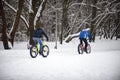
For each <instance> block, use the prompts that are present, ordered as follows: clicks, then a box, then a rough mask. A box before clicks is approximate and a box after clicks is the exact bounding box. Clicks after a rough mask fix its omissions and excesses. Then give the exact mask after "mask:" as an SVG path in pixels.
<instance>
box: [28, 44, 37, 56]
mask: <svg viewBox="0 0 120 80" xmlns="http://www.w3.org/2000/svg"><path fill="white" fill-rule="evenodd" d="M38 53H39V52H38V51H37V47H36V46H35V45H34V46H32V47H31V48H30V56H31V57H32V58H36V57H37V55H38Z"/></svg>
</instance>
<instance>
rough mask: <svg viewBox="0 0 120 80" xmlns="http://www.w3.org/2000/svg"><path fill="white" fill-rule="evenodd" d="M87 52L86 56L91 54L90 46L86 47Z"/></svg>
mask: <svg viewBox="0 0 120 80" xmlns="http://www.w3.org/2000/svg"><path fill="white" fill-rule="evenodd" d="M87 52H88V54H90V53H91V46H90V44H88V46H87Z"/></svg>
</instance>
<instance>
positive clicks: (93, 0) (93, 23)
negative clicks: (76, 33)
mask: <svg viewBox="0 0 120 80" xmlns="http://www.w3.org/2000/svg"><path fill="white" fill-rule="evenodd" d="M92 3H93V5H96V3H97V0H92ZM96 11H97V9H96V7H92V19H94V18H95V17H96ZM91 34H92V40H93V42H94V41H95V34H96V28H95V20H93V21H91Z"/></svg>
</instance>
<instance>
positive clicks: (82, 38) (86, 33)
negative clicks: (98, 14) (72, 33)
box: [79, 28, 92, 53]
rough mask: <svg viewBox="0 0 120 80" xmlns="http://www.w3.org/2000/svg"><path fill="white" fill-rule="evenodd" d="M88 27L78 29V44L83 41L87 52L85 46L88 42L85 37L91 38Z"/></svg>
mask: <svg viewBox="0 0 120 80" xmlns="http://www.w3.org/2000/svg"><path fill="white" fill-rule="evenodd" d="M89 30H90V28H87V29H83V30H82V31H80V34H79V39H80V44H82V42H84V43H85V52H86V53H88V52H87V46H88V42H87V37H88V38H89V39H91V38H92V35H91V34H90V32H89Z"/></svg>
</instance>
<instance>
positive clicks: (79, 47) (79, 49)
mask: <svg viewBox="0 0 120 80" xmlns="http://www.w3.org/2000/svg"><path fill="white" fill-rule="evenodd" d="M78 53H79V54H83V49H82V45H81V44H79V45H78Z"/></svg>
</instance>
